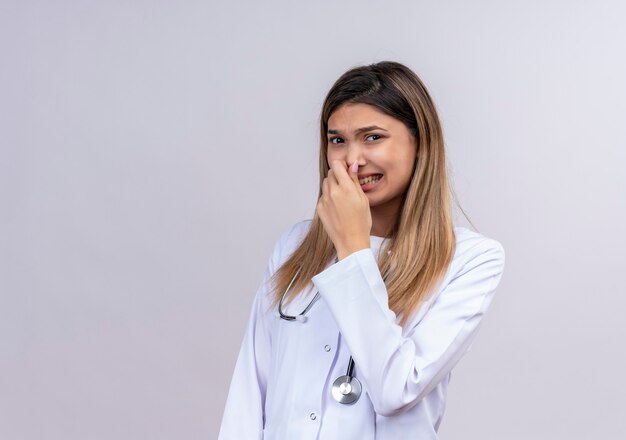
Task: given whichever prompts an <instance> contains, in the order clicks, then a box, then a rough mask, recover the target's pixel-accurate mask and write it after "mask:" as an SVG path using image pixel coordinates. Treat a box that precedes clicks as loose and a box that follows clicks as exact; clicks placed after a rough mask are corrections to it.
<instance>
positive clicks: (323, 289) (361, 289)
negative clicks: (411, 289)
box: [311, 248, 395, 317]
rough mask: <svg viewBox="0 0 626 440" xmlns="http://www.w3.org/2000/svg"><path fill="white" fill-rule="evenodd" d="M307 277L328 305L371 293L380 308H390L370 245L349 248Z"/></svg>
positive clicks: (349, 300) (387, 310) (356, 299)
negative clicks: (337, 259)
mask: <svg viewBox="0 0 626 440" xmlns="http://www.w3.org/2000/svg"><path fill="white" fill-rule="evenodd" d="M311 281H313V284H314V285H315V287H316V288H317V290H319V292H320V295H321V296H322V297H323V298H324V300H325V301H326V302H327V303H328V304H329V305H331V303H332V304H336V303H338V302H340V303H344V304H345V303H349V302H352V301H359V300H362V299H364V296H370V297H371V296H373V297H374V298H375V299H376V302H377V303H378V304H379V306H380V307H381V309H382V310H383V311H384V312H386V313H390V312H391V310H389V300H388V296H387V288H386V286H385V282H384V281H383V279H382V277H381V274H380V269H379V268H378V263H377V262H376V258H375V257H374V253H373V251H372V249H371V248H367V249H361V250H360V251H356V252H353V253H352V254H350V255H348V256H347V257H345V258H344V259H343V260H341V261H338V262H337V263H335V264H333V265H332V266H330V267H329V268H327V269H326V270H324V271H323V272H320V273H319V274H317V275H315V276H314V277H313V278H312V279H311ZM331 307H332V306H331ZM391 313H392V314H393V312H391ZM393 315H394V317H395V314H393Z"/></svg>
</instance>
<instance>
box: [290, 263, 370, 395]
mask: <svg viewBox="0 0 626 440" xmlns="http://www.w3.org/2000/svg"><path fill="white" fill-rule="evenodd" d="M301 269H302V268H299V269H298V271H297V272H296V274H295V275H294V276H293V278H292V279H291V282H290V283H289V285H288V286H287V289H286V290H285V292H284V293H283V295H282V296H281V298H280V301H279V302H278V317H279V318H280V319H284V320H285V321H299V322H305V321H306V316H305V315H306V313H307V312H308V311H309V309H310V308H311V307H313V304H314V303H315V301H317V299H318V298H319V296H320V293H319V291H318V292H316V293H315V296H314V297H313V299H312V300H311V301H310V302H309V304H308V305H307V306H306V307H305V308H304V310H303V311H302V312H301V313H300V314H299V315H296V316H293V315H288V314H286V313H285V312H284V311H283V302H284V300H285V297H286V296H287V293H288V292H289V289H291V286H292V285H293V283H294V281H295V280H296V277H297V276H298V274H299V273H300V270H301ZM361 389H362V387H361V382H360V381H359V380H358V379H357V378H356V377H354V358H353V357H352V356H350V360H349V361H348V369H347V371H346V374H345V376H340V377H338V378H337V379H335V381H334V382H333V386H332V389H331V394H332V396H333V398H334V399H335V400H336V401H337V402H339V403H342V404H344V405H350V404H352V403H354V402H356V401H357V400H359V397H361Z"/></svg>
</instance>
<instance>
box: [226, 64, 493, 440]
mask: <svg viewBox="0 0 626 440" xmlns="http://www.w3.org/2000/svg"><path fill="white" fill-rule="evenodd" d="M320 129H321V130H320V135H321V143H320V162H319V164H320V191H319V198H318V202H317V207H316V212H315V216H314V218H313V219H312V220H306V221H302V222H299V223H296V224H295V225H293V226H292V227H290V228H289V229H288V230H287V231H286V232H285V233H284V234H283V235H282V236H281V237H280V239H279V240H278V241H277V243H276V245H275V247H274V250H273V252H272V255H271V257H270V260H269V264H268V267H267V271H266V274H265V278H264V280H263V282H262V283H261V286H260V288H259V289H258V291H257V293H256V296H255V299H254V304H253V307H252V313H251V316H250V321H249V324H248V327H247V331H246V333H245V336H244V340H243V344H242V346H241V351H240V353H239V357H238V359H237V364H236V366H235V371H234V374H233V378H232V382H231V386H230V391H229V395H228V399H227V402H226V409H225V412H224V416H223V420H222V426H221V431H220V437H219V438H220V439H222V440H251V439H265V440H277V439H281V440H282V439H289V440H294V439H322V440H326V439H328V440H334V439H339V438H341V439H354V440H357V439H358V440H368V439H384V440H392V439H393V440H398V439H419V440H429V439H437V438H438V437H437V430H438V428H439V425H440V423H441V419H442V416H443V413H444V409H445V399H446V395H447V391H448V382H449V380H450V372H451V370H452V368H453V367H454V366H455V365H456V363H457V362H458V361H459V359H460V358H461V357H462V356H463V355H464V354H465V352H467V350H468V349H469V346H470V344H471V342H472V340H473V339H474V336H475V334H476V330H477V328H478V326H479V323H480V321H481V319H482V317H483V315H484V314H485V312H486V310H487V308H488V307H489V303H490V302H491V299H492V296H493V293H494V291H495V289H496V286H497V285H498V282H499V281H500V277H501V275H502V270H503V265H504V251H503V248H502V246H501V245H500V243H498V242H497V241H495V240H493V239H490V238H487V237H485V236H483V235H481V234H479V233H477V232H474V231H471V230H469V229H466V228H462V227H455V226H454V225H453V223H452V215H451V209H452V208H451V203H450V199H451V197H450V187H449V183H448V176H447V172H446V161H445V151H444V141H443V136H442V129H441V124H440V121H439V118H438V116H437V112H436V110H435V106H434V104H433V102H432V100H431V98H430V96H429V94H428V92H427V90H426V88H425V87H424V85H423V84H422V82H421V81H420V79H419V78H418V77H417V76H416V75H415V73H413V72H412V71H411V70H410V69H408V68H407V67H405V66H404V65H402V64H399V63H395V62H380V63H377V64H372V65H368V66H362V67H357V68H354V69H351V70H349V71H348V72H346V73H345V74H343V75H342V76H341V77H340V78H339V79H338V80H337V82H336V83H335V84H334V85H333V87H332V88H331V89H330V91H329V93H328V95H327V97H326V100H325V102H324V106H323V108H322V113H321V118H320Z"/></svg>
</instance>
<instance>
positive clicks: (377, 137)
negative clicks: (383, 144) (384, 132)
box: [365, 134, 383, 141]
mask: <svg viewBox="0 0 626 440" xmlns="http://www.w3.org/2000/svg"><path fill="white" fill-rule="evenodd" d="M382 138H383V137H382V136H381V135H379V134H370V135H367V136H366V137H365V139H366V140H371V141H377V140H378V139H382Z"/></svg>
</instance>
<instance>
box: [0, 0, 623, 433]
mask: <svg viewBox="0 0 626 440" xmlns="http://www.w3.org/2000/svg"><path fill="white" fill-rule="evenodd" d="M625 15H626V7H625V6H624V3H623V2H620V1H598V2H584V1H565V0H562V1H543V2H540V1H534V0H531V1H508V2H498V1H487V0H477V1H473V2H462V1H456V2H452V1H439V2H434V1H433V2H426V1H399V0H395V1H394V0H392V1H389V2H368V1H355V0H352V1H339V2H331V1H315V2H289V1H283V2H279V1H271V2H253V1H250V2H241V1H234V2H206V1H205V2H201V1H147V0H144V1H134V2H127V1H107V2H84V1H55V2H52V1H38V2H37V1H18V0H14V1H7V0H2V1H0V50H1V54H2V58H1V63H2V68H1V69H0V438H2V439H7V440H35V439H63V440H72V439H76V440H79V439H80V440H84V439H117V440H122V439H153V440H158V439H180V438H184V439H210V438H215V437H216V436H217V431H218V428H219V423H220V420H221V416H222V410H223V406H224V402H225V398H226V394H227V389H228V385H229V382H230V377H231V374H232V370H233V367H234V362H235V359H236V355H237V352H238V350H239V345H240V343H241V338H242V335H243V331H244V327H245V325H246V321H247V319H248V314H249V311H250V306H251V302H252V298H253V295H254V292H255V291H256V289H257V287H258V284H259V283H260V281H261V277H262V274H263V272H264V270H265V265H266V262H267V259H268V257H269V254H270V251H271V248H272V245H273V243H274V241H275V240H276V239H277V238H278V236H279V235H280V234H281V233H282V232H283V231H284V230H285V229H286V228H287V227H288V226H290V225H291V224H292V223H294V222H296V221H300V220H302V219H306V218H311V217H312V215H313V212H314V208H315V201H316V196H317V191H318V177H317V173H318V171H317V154H318V138H317V136H318V131H317V124H318V117H319V111H320V107H321V104H322V101H323V98H324V96H325V94H326V92H327V91H328V89H329V88H330V86H331V85H332V83H333V82H334V80H335V79H336V78H337V77H338V76H339V75H340V74H341V73H343V72H344V71H345V70H347V69H348V68H350V67H353V66H355V65H359V64H363V63H371V62H375V61H381V60H385V59H391V60H397V61H400V62H403V63H405V64H407V65H408V66H409V67H411V68H412V69H414V70H415V71H416V72H417V73H418V74H419V75H420V76H421V78H422V79H423V80H424V82H425V83H426V85H427V87H428V88H429V90H430V92H431V94H432V96H433V98H434V100H435V102H436V104H437V106H438V109H439V111H440V116H441V118H442V121H443V124H444V128H445V133H446V140H447V148H448V158H449V162H450V169H451V171H452V178H453V183H454V186H455V189H456V192H457V194H458V197H459V200H460V202H461V204H462V206H463V208H464V209H465V211H466V212H467V213H468V215H469V217H470V218H471V220H472V222H473V224H474V225H475V226H476V227H477V228H478V230H479V231H480V232H481V233H483V234H484V235H486V236H488V237H492V238H495V239H497V240H499V241H500V242H501V243H502V244H503V245H504V247H505V250H506V254H507V265H506V268H505V273H504V276H503V279H502V282H501V284H500V286H499V288H498V290H497V293H496V297H495V300H494V303H493V305H492V307H491V309H490V311H489V313H488V315H487V317H486V319H485V320H484V322H483V326H482V328H481V331H480V332H479V335H478V338H477V340H476V342H475V344H474V347H473V350H472V351H471V352H470V353H469V354H468V355H467V356H466V357H465V358H464V359H463V360H462V361H461V363H460V364H459V365H458V367H457V368H456V369H455V371H454V373H453V378H452V382H451V385H450V390H449V399H448V409H447V413H446V415H445V417H444V420H443V424H442V428H441V431H440V434H441V438H442V439H443V440H453V439H460V438H462V439H466V440H471V439H476V440H491V439H494V440H495V439H508V440H518V439H519V440H522V439H523V440H543V439H546V440H548V439H549V440H555V439H568V440H579V439H594V440H595V439H599V438H602V439H618V438H623V437H622V436H623V433H624V432H626V419H625V418H624V417H622V411H621V409H622V408H623V398H624V397H626V380H625V379H624V374H623V372H624V371H625V370H626V354H625V352H624V348H623V346H624V345H623V341H622V340H621V339H622V338H623V336H624V335H625V334H626V324H625V322H626V319H624V317H623V314H624V310H626V295H625V294H626V289H625V288H624V283H623V275H624V271H625V269H626V268H625V264H624V261H625V259H624V257H623V255H622V250H623V249H624V245H625V244H626V243H625V239H624V225H625V224H626V206H625V200H626V178H625V177H624V173H623V167H624V163H626V153H625V151H626V148H625V147H626V124H625V123H624V120H625V115H626V82H625V81H624V78H626V59H625V57H624V41H626V27H625V26H624V23H623V18H624V16H625ZM457 220H458V224H459V225H466V222H465V220H464V219H463V218H462V216H460V215H459V216H458V218H457Z"/></svg>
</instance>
